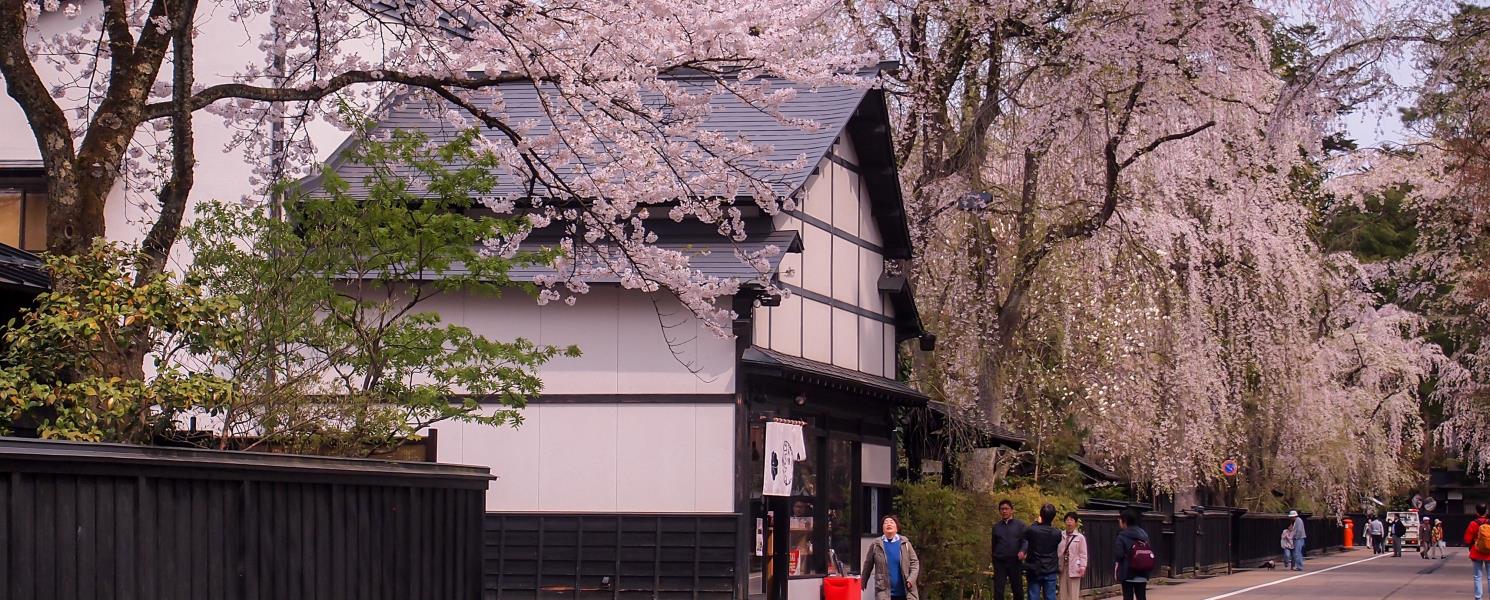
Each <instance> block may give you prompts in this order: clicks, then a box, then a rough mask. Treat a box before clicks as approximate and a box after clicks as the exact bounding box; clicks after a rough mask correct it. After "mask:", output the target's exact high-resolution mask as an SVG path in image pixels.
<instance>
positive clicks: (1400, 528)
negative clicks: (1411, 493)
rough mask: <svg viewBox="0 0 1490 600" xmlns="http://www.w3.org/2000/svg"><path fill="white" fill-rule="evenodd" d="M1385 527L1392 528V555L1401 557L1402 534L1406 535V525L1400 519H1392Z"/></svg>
mask: <svg viewBox="0 0 1490 600" xmlns="http://www.w3.org/2000/svg"><path fill="white" fill-rule="evenodd" d="M1387 527H1391V528H1392V556H1393V557H1397V558H1401V557H1402V536H1404V535H1407V526H1406V525H1403V524H1402V519H1392V522H1391V524H1389V525H1387Z"/></svg>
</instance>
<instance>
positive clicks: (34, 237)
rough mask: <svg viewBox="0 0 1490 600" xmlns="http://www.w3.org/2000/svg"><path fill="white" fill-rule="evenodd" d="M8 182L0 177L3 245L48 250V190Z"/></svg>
mask: <svg viewBox="0 0 1490 600" xmlns="http://www.w3.org/2000/svg"><path fill="white" fill-rule="evenodd" d="M5 185H6V184H5V182H4V181H3V180H0V244H6V245H9V246H12V247H15V248H20V249H22V250H26V251H29V252H40V251H42V250H46V249H47V195H46V193H45V192H41V191H36V190H31V189H25V188H19V189H18V188H9V187H5Z"/></svg>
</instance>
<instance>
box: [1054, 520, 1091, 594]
mask: <svg viewBox="0 0 1490 600" xmlns="http://www.w3.org/2000/svg"><path fill="white" fill-rule="evenodd" d="M1080 525H1081V519H1080V517H1078V516H1077V515H1076V512H1075V511H1072V512H1068V513H1066V530H1065V531H1064V532H1062V533H1061V547H1060V553H1061V583H1060V592H1059V596H1060V600H1081V578H1083V577H1086V562H1087V553H1086V535H1084V534H1082V533H1081V531H1080V529H1079V527H1080Z"/></svg>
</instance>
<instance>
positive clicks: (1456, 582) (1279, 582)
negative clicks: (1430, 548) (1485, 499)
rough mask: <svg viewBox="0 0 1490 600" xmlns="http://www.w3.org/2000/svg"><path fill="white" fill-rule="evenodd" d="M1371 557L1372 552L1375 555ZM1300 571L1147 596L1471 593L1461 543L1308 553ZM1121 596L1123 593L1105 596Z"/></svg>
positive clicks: (1317, 599) (1161, 587) (1258, 573)
mask: <svg viewBox="0 0 1490 600" xmlns="http://www.w3.org/2000/svg"><path fill="white" fill-rule="evenodd" d="M1373 557H1374V558H1373ZM1304 568H1305V569H1306V570H1305V571H1304V572H1303V573H1297V572H1291V571H1285V570H1283V569H1281V568H1279V569H1272V570H1269V569H1248V570H1242V571H1235V572H1234V573H1233V574H1232V575H1220V576H1216V577H1210V578H1204V579H1177V580H1172V581H1169V582H1166V583H1161V584H1151V585H1150V586H1149V592H1148V597H1149V598H1150V599H1151V600H1221V599H1223V598H1235V599H1237V600H1249V599H1258V598H1297V599H1300V600H1323V599H1326V598H1341V599H1345V598H1348V599H1351V600H1373V599H1386V598H1414V599H1423V598H1435V599H1437V598H1454V597H1464V598H1469V597H1472V594H1473V588H1472V583H1471V580H1470V571H1469V560H1468V559H1466V558H1465V557H1464V549H1463V548H1450V549H1449V558H1448V559H1447V560H1423V559H1421V558H1419V557H1418V555H1417V553H1416V552H1404V553H1403V555H1402V557H1401V558H1395V557H1393V556H1392V555H1391V554H1390V553H1388V554H1380V555H1373V554H1371V552H1370V551H1369V550H1367V549H1364V548H1355V549H1352V550H1347V551H1345V552H1341V553H1336V554H1331V555H1328V556H1321V557H1310V558H1309V560H1308V561H1307V562H1306V563H1305V565H1304ZM1104 597H1105V598H1121V597H1122V594H1116V595H1109V596H1104Z"/></svg>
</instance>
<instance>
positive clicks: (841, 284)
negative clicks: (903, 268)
mask: <svg viewBox="0 0 1490 600" xmlns="http://www.w3.org/2000/svg"><path fill="white" fill-rule="evenodd" d="M859 250H860V248H859V246H857V245H855V244H854V243H853V242H850V241H848V240H846V239H843V238H841V237H837V236H834V237H833V248H832V251H833V298H834V299H835V300H841V301H843V302H847V303H849V304H852V305H854V306H863V305H864V302H863V300H862V299H861V298H860V297H859V280H860V276H859V275H860V273H859ZM875 277H876V278H878V277H879V275H878V274H875Z"/></svg>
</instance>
